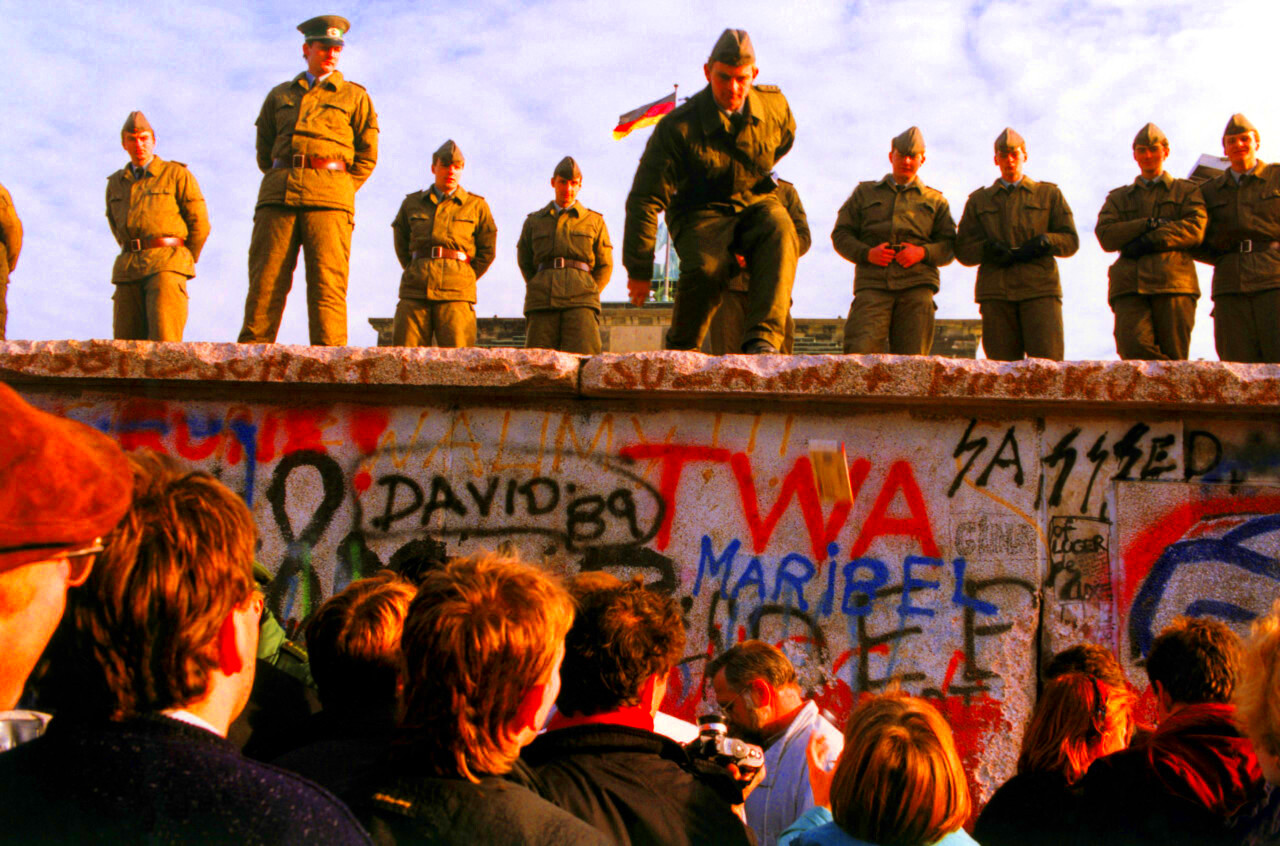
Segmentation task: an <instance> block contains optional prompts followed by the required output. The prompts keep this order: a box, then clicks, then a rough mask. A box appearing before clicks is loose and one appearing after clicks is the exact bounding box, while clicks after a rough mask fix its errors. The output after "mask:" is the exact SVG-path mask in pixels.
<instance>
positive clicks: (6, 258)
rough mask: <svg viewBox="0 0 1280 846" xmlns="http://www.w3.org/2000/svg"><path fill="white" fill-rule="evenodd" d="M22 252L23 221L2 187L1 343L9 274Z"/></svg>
mask: <svg viewBox="0 0 1280 846" xmlns="http://www.w3.org/2000/svg"><path fill="white" fill-rule="evenodd" d="M20 252H22V221H20V220H18V213H17V211H15V210H14V208H13V199H12V198H11V197H10V196H9V192H8V191H6V190H5V187H4V186H3V185H0V341H3V340H4V327H5V324H6V323H7V322H8V320H9V307H8V305H6V303H7V302H8V296H9V274H10V273H12V272H13V269H14V268H15V267H17V266H18V253H20Z"/></svg>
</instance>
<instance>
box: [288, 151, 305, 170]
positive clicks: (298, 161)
mask: <svg viewBox="0 0 1280 846" xmlns="http://www.w3.org/2000/svg"><path fill="white" fill-rule="evenodd" d="M306 166H307V157H306V156H305V155H303V154H302V153H294V154H293V162H292V164H291V165H290V167H306Z"/></svg>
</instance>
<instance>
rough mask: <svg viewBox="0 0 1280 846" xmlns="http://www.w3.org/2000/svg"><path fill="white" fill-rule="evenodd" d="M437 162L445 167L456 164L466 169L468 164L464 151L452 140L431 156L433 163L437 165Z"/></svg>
mask: <svg viewBox="0 0 1280 846" xmlns="http://www.w3.org/2000/svg"><path fill="white" fill-rule="evenodd" d="M436 162H440V164H445V165H451V164H456V165H458V166H459V167H465V166H466V164H467V160H466V158H464V157H463V155H462V151H461V150H459V149H458V145H457V144H455V143H453V139H452V138H450V139H449V140H448V141H446V142H444V143H443V144H441V145H440V149H439V150H436V151H435V152H434V153H432V154H431V163H432V164H435V163H436Z"/></svg>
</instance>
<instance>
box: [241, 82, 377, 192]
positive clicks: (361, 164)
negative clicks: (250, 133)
mask: <svg viewBox="0 0 1280 846" xmlns="http://www.w3.org/2000/svg"><path fill="white" fill-rule="evenodd" d="M257 127H258V145H257V146H258V168H259V169H260V170H261V171H262V173H263V177H262V187H261V189H259V191H258V206H269V205H280V206H304V207H308V208H317V209H341V210H343V211H346V212H350V213H354V212H355V195H356V191H357V190H358V189H359V188H360V186H361V185H363V184H364V181H365V180H366V179H368V178H369V174H371V173H373V166H374V165H375V164H377V161H378V116H377V114H376V113H374V111H373V101H372V100H370V99H369V93H368V92H367V91H365V90H364V88H363V87H362V86H360V85H357V84H356V83H354V82H348V81H346V80H345V79H343V78H342V74H341V73H340V72H339V71H334V72H333V73H331V74H329V76H327V77H325V79H324V81H323V82H320V83H319V84H317V85H316V86H315V87H314V88H313V87H311V86H309V85H308V83H307V77H306V74H298V75H297V76H296V77H294V78H293V79H292V80H290V81H289V82H283V83H281V84H280V85H277V86H276V87H275V88H272V89H271V93H269V94H268V95H267V99H266V101H265V102H264V103H263V104H262V112H261V113H260V114H259V115H258V120H257ZM295 155H305V156H316V157H318V158H324V159H341V160H342V161H344V162H346V164H347V169H346V170H345V171H341V170H321V169H316V168H309V167H290V166H285V167H273V163H275V162H277V161H279V162H283V163H286V164H287V163H291V162H292V161H293V156H295Z"/></svg>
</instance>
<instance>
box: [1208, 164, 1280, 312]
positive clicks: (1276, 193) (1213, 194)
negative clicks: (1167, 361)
mask: <svg viewBox="0 0 1280 846" xmlns="http://www.w3.org/2000/svg"><path fill="white" fill-rule="evenodd" d="M1200 191H1201V193H1202V194H1203V195H1204V204H1205V209H1206V210H1207V211H1208V213H1209V225H1208V227H1207V228H1206V229H1205V235H1204V246H1203V247H1202V249H1201V250H1199V251H1197V252H1196V258H1197V259H1199V260H1200V261H1203V262H1206V263H1207V264H1212V265H1213V296H1215V297H1217V296H1218V295H1220V294H1253V293H1256V292H1258V291H1269V290H1271V289H1273V288H1280V250H1277V249H1263V248H1262V247H1263V245H1268V244H1274V243H1277V242H1280V165H1271V164H1265V163H1263V162H1259V163H1258V166H1257V167H1256V168H1255V169H1254V170H1253V172H1252V173H1247V174H1245V175H1244V176H1243V177H1242V178H1241V179H1240V183H1239V184H1238V185H1237V184H1236V181H1235V178H1234V177H1233V176H1232V175H1231V174H1230V173H1224V174H1222V176H1219V177H1216V178H1214V179H1210V180H1209V181H1208V182H1206V183H1204V184H1203V185H1201V186H1200ZM1243 242H1248V243H1247V244H1246V243H1243ZM1254 242H1257V246H1256V247H1255V246H1254ZM1246 246H1247V247H1249V248H1250V251H1248V252H1244V251H1242V250H1243V249H1244V247H1246Z"/></svg>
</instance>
